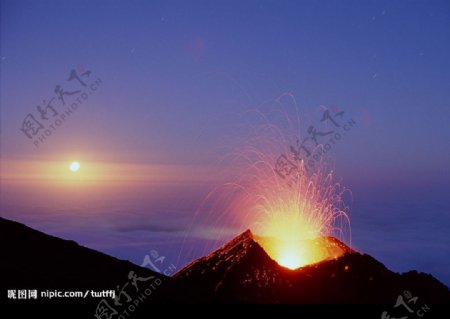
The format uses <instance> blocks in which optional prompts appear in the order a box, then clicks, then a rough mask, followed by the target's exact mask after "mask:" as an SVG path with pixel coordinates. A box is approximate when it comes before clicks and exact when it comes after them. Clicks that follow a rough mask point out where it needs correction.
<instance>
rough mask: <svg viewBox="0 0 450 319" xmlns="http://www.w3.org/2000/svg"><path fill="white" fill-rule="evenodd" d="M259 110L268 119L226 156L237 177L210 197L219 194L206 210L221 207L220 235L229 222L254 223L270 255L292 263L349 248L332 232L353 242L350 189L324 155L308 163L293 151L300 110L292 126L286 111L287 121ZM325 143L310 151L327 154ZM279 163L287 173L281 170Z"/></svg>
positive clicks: (330, 255)
mask: <svg viewBox="0 0 450 319" xmlns="http://www.w3.org/2000/svg"><path fill="white" fill-rule="evenodd" d="M284 97H285V96H282V97H281V98H284ZM281 98H280V99H281ZM280 99H278V101H280ZM257 114H258V115H260V117H261V118H262V119H263V120H264V123H263V124H262V125H261V124H258V125H256V127H255V128H254V129H253V133H254V137H253V138H250V139H246V140H245V141H243V143H241V147H240V148H239V150H237V151H236V152H235V153H234V154H230V156H232V158H231V159H227V163H232V166H233V170H234V171H237V172H239V173H237V174H236V179H234V180H233V182H229V183H225V184H223V185H222V186H221V187H220V188H219V189H216V190H215V191H214V192H212V193H211V194H210V196H209V197H208V200H210V199H211V198H212V197H214V194H215V196H216V201H215V202H216V203H218V205H214V206H212V207H208V208H209V209H205V210H208V211H210V212H214V211H218V210H220V211H221V213H220V214H219V215H218V216H217V218H215V223H216V226H215V229H216V230H219V231H217V232H216V233H217V236H218V237H219V236H221V231H220V229H225V228H227V227H228V229H230V227H239V228H240V230H243V229H247V228H249V227H250V229H251V230H252V232H253V233H254V234H255V235H256V236H255V239H256V240H257V242H258V243H259V244H260V245H261V246H262V247H263V248H264V250H265V251H266V252H267V253H268V255H269V256H270V257H271V258H272V259H274V260H275V261H276V262H278V264H280V265H281V266H284V267H286V268H289V269H297V268H300V267H302V266H305V265H309V264H313V263H317V262H320V261H323V260H327V259H332V258H337V257H339V256H340V255H342V254H343V253H345V250H343V249H341V247H340V245H339V241H335V240H333V237H335V238H337V239H339V240H341V241H343V242H346V243H347V244H349V245H351V243H350V241H351V232H350V219H349V216H348V210H349V209H348V206H347V205H346V204H345V201H346V199H347V195H348V196H349V197H350V196H351V194H350V191H349V190H347V189H346V188H344V187H343V186H341V184H340V183H338V182H336V181H335V177H334V172H333V170H331V169H329V168H328V167H329V166H328V165H327V161H326V160H325V158H324V156H323V155H322V156H320V158H318V157H316V159H315V164H314V165H308V166H307V165H305V162H304V161H303V160H298V158H295V156H293V154H292V148H293V147H292V145H295V143H293V142H292V141H298V140H299V139H300V134H298V131H299V130H298V127H299V122H300V120H299V116H297V124H298V126H297V129H293V125H292V121H290V117H289V116H288V115H287V114H286V113H282V117H283V118H284V119H287V121H285V123H287V124H286V125H284V124H281V125H279V124H278V125H277V124H274V123H273V122H271V121H269V120H267V119H268V117H267V116H265V115H264V114H262V113H261V112H257ZM271 118H272V119H273V117H271ZM294 126H295V125H294ZM286 127H287V130H283V129H282V128H286ZM292 132H295V134H293V133H292ZM321 149H322V150H323V146H322V145H320V144H319V145H317V146H315V151H314V152H312V154H317V153H319V154H324V152H323V151H322V152H320V150H321ZM317 150H319V152H316V151H317ZM279 159H284V163H283V165H284V167H277V166H279V165H278V164H279ZM280 169H281V170H284V172H285V173H286V172H288V173H289V174H284V175H283V174H280ZM286 175H289V176H286ZM209 217H211V216H209ZM230 224H232V225H231V226H230ZM224 225H227V226H224Z"/></svg>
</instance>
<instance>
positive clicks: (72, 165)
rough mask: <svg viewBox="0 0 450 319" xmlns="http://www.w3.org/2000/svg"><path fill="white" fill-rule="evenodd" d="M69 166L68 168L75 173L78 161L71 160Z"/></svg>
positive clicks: (78, 164)
mask: <svg viewBox="0 0 450 319" xmlns="http://www.w3.org/2000/svg"><path fill="white" fill-rule="evenodd" d="M69 168H70V170H71V171H72V172H74V173H75V172H76V171H78V170H79V169H80V163H79V162H72V163H70V166H69Z"/></svg>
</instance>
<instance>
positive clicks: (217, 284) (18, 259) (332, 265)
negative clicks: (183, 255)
mask: <svg viewBox="0 0 450 319" xmlns="http://www.w3.org/2000/svg"><path fill="white" fill-rule="evenodd" d="M257 240H260V238H256V237H254V236H253V234H252V233H251V232H250V231H246V232H244V233H243V234H241V235H239V236H238V237H236V238H235V239H233V240H231V241H230V242H229V243H227V244H225V245H223V246H222V247H220V248H219V249H217V250H216V251H214V252H212V253H211V254H209V255H208V256H205V257H202V258H199V259H198V260H195V261H194V262H192V263H190V264H189V265H187V266H186V267H184V268H183V269H182V270H180V271H179V272H178V273H177V274H176V275H175V276H174V277H173V278H168V277H165V276H163V275H160V274H157V273H155V272H152V271H151V270H149V269H147V268H142V267H139V266H136V265H134V264H132V263H130V262H128V261H122V260H119V259H116V258H113V257H110V256H107V255H105V254H102V253H99V252H96V251H94V250H91V249H88V248H85V247H82V246H79V245H78V244H76V243H75V242H73V241H67V240H62V239H59V238H56V237H52V236H49V235H46V234H44V233H41V232H39V231H36V230H33V229H31V228H29V227H27V226H24V225H22V224H19V223H16V222H13V221H9V220H6V219H3V218H0V254H1V259H0V276H1V278H0V279H1V281H0V293H1V297H0V302H2V301H5V299H6V290H7V289H39V290H52V289H59V290H71V291H74V290H84V289H93V290H107V289H116V288H117V287H118V286H123V284H124V283H125V282H127V281H128V275H129V272H130V271H134V272H135V273H136V274H137V275H139V276H141V277H148V276H155V278H158V279H161V280H162V281H164V283H165V284H164V285H162V286H161V287H159V288H158V289H157V290H156V291H154V293H152V294H151V296H148V298H146V299H145V301H143V302H142V304H141V305H140V306H139V311H135V312H134V315H135V317H139V318H140V317H143V316H146V315H147V314H149V313H152V312H153V310H154V308H153V306H152V304H154V303H272V304H277V303H302V304H306V303H312V304H323V303H327V304H329V303H331V304H356V303H372V304H385V305H390V306H392V305H394V303H395V302H396V300H397V297H398V296H399V295H402V294H404V292H405V291H410V292H411V294H412V295H413V296H417V297H418V298H419V300H420V302H422V303H427V304H435V303H446V304H448V303H450V292H449V289H448V288H447V287H446V286H445V285H443V284H442V283H440V282H439V281H438V280H437V279H435V278H434V277H432V276H431V275H428V274H424V273H417V272H416V271H411V272H408V273H404V274H397V273H394V272H392V271H390V270H389V269H387V268H386V267H385V266H384V265H383V264H381V263H380V262H378V261H376V260H375V259H374V258H372V257H370V256H368V255H365V254H360V253H358V252H355V251H353V250H352V249H350V248H349V247H347V246H346V245H345V244H343V243H342V242H340V241H338V240H337V239H334V238H331V237H324V238H321V239H320V242H321V245H324V246H326V247H327V248H326V249H331V251H333V252H335V251H339V252H340V253H339V255H342V256H341V257H338V258H333V259H331V260H326V261H323V262H320V263H317V264H313V265H309V266H305V267H302V268H300V269H298V270H289V269H286V268H284V267H281V266H280V265H279V264H278V263H276V262H275V261H274V260H272V259H271V258H270V257H269V255H268V254H267V253H266V252H265V251H264V249H263V248H262V247H261V246H260V244H258V241H257ZM8 301H9V302H11V300H8ZM14 302H15V304H16V305H20V304H24V301H13V303H14ZM32 302H33V301H32ZM34 302H35V303H42V302H44V303H45V302H52V303H67V302H69V303H71V304H72V305H74V304H76V305H78V304H80V303H90V304H89V307H87V308H83V309H82V310H81V308H79V309H78V310H79V311H78V314H79V318H92V317H93V312H94V310H95V306H96V305H97V304H98V302H99V299H89V300H83V299H70V300H61V299H53V300H52V301H49V300H46V299H38V300H36V301H34ZM122 304H123V305H122V307H125V306H126V307H128V305H129V304H131V301H130V302H129V303H127V300H124V299H122ZM70 309H71V310H70V311H75V310H76V308H74V307H71V308H70ZM127 309H129V308H127ZM46 311H47V312H46V314H47V317H49V316H48V309H46ZM138 313H139V315H138ZM378 317H379V314H378Z"/></svg>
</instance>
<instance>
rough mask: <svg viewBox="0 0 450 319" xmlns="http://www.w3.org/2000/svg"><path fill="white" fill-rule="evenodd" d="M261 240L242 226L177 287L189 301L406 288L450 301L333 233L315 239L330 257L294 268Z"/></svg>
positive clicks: (361, 296) (339, 297)
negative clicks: (285, 264) (241, 230)
mask: <svg viewBox="0 0 450 319" xmlns="http://www.w3.org/2000/svg"><path fill="white" fill-rule="evenodd" d="M262 240H263V239H262V238H260V237H257V236H255V235H253V234H252V232H251V231H250V230H247V231H246V232H244V233H242V234H241V235H239V236H238V237H236V238H235V239H233V240H231V241H230V242H228V243H227V244H225V245H223V246H222V247H220V248H219V249H217V250H216V251H214V252H212V253H211V254H209V255H208V256H205V257H202V258H200V259H198V260H195V261H194V262H192V263H191V264H189V265H187V266H186V267H184V268H183V269H182V270H180V271H179V272H178V273H177V274H176V275H175V277H174V279H175V280H174V284H175V285H176V286H177V289H176V290H177V291H178V293H180V295H182V296H191V297H190V298H192V299H191V300H189V301H190V302H209V303H270V304H278V303H295V304H355V303H363V304H392V303H394V302H395V300H396V299H397V297H398V296H399V295H401V294H403V293H404V292H405V291H408V292H410V293H411V294H413V295H415V296H418V297H420V298H421V300H423V301H425V302H428V303H450V292H449V289H448V288H447V287H446V286H445V285H444V284H442V283H441V282H439V281H438V280H437V279H435V278H434V277H433V276H431V275H429V274H424V273H418V272H416V271H410V272H407V273H404V274H398V273H395V272H392V271H390V270H389V269H387V268H386V267H385V266H384V265H383V264H382V263H380V262H378V261H377V260H375V259H374V258H373V257H371V256H369V255H366V254H360V253H358V252H356V251H354V250H353V249H351V248H350V247H348V246H346V245H345V244H344V243H342V242H340V241H339V240H337V239H335V238H333V237H322V238H319V239H318V240H316V242H315V243H316V244H317V245H320V246H321V247H322V249H324V250H326V251H328V252H330V253H331V254H329V255H330V256H333V257H332V258H328V259H325V260H323V261H321V262H318V263H314V264H310V265H307V266H304V267H301V268H298V269H295V270H291V269H288V268H285V267H283V266H281V265H280V264H278V263H277V262H276V261H275V260H273V259H272V258H271V257H270V256H269V255H268V254H267V253H266V251H265V250H264V248H263V246H262V245H260V242H261V241H262ZM183 300H184V301H186V299H185V297H184V299H183Z"/></svg>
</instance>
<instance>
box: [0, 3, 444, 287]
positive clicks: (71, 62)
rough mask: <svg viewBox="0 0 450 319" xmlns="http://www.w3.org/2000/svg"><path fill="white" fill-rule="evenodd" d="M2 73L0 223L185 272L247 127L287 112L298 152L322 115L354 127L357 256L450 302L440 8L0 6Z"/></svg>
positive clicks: (349, 179) (204, 239)
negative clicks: (432, 279)
mask: <svg viewBox="0 0 450 319" xmlns="http://www.w3.org/2000/svg"><path fill="white" fill-rule="evenodd" d="M0 55H1V96H0V99H1V100H0V102H1V148H0V150H1V157H0V159H1V180H0V182H1V194H0V214H1V216H3V217H6V218H10V219H13V220H17V221H20V222H24V223H26V224H27V225H29V226H31V227H34V228H37V229H39V230H42V231H45V232H47V233H50V234H54V235H57V236H60V237H63V238H67V239H73V240H76V241H78V242H79V243H81V244H83V245H86V246H88V247H91V248H94V249H99V250H101V251H104V252H106V253H109V254H112V255H115V256H117V257H120V258H125V259H130V260H132V261H133V262H135V263H141V261H142V259H143V256H144V255H145V254H148V253H149V252H150V250H152V249H155V250H158V251H159V253H160V254H162V255H166V256H167V258H168V259H170V260H171V262H173V263H177V266H178V267H181V266H183V265H184V263H186V262H187V261H188V260H189V259H192V258H194V257H196V256H199V255H201V254H203V253H205V252H208V251H210V249H211V248H213V247H215V246H214V245H215V244H211V242H212V241H213V242H214V243H215V241H214V239H216V235H217V229H215V228H214V227H212V226H211V227H207V226H206V225H207V224H208V223H209V222H211V221H210V220H208V219H207V218H201V217H200V218H196V219H194V218H193V216H194V212H195V211H197V210H198V209H199V207H200V203H201V202H202V201H203V200H204V198H205V196H206V194H207V193H208V191H210V190H211V188H212V187H214V186H215V185H217V184H220V183H221V182H223V181H224V180H227V177H229V176H231V175H233V174H236V173H239V172H238V171H237V170H236V169H233V165H231V164H230V163H228V162H227V161H226V160H224V159H226V156H227V155H229V153H230V150H231V151H232V150H236V149H238V148H239V146H240V145H241V142H242V140H246V139H247V138H249V136H251V129H250V128H251V127H252V125H258V120H256V119H255V116H254V113H253V112H249V111H251V110H255V109H257V110H259V111H261V112H263V113H264V114H268V116H269V117H270V114H272V113H271V112H272V110H273V108H274V107H275V106H276V105H279V104H283V106H286V107H288V108H289V105H293V103H294V102H293V101H294V98H295V101H296V104H297V107H298V109H299V111H300V114H301V116H302V120H301V128H300V129H299V130H300V131H301V133H302V134H306V129H307V127H308V126H309V125H311V124H318V123H319V120H320V117H321V113H319V110H320V109H321V105H322V106H327V107H328V106H336V107H337V108H338V109H339V110H343V111H344V112H345V116H346V118H347V119H350V118H352V119H354V120H355V122H356V125H355V127H353V128H352V130H351V131H350V132H348V134H346V135H345V136H344V137H343V138H342V140H340V141H339V143H337V145H335V146H333V148H332V151H331V152H330V154H332V157H333V159H334V163H333V165H334V167H335V169H336V172H337V176H338V177H339V178H340V179H341V180H342V182H343V184H344V185H346V186H347V187H349V188H350V189H351V190H352V192H353V203H352V208H351V220H352V232H353V240H352V243H353V245H354V246H355V248H356V249H359V250H361V251H364V252H367V253H369V254H371V255H373V256H374V257H375V258H377V259H379V260H380V261H382V262H384V263H385V264H386V265H387V266H388V267H390V268H392V269H393V270H395V271H406V270H409V269H413V268H414V269H418V270H421V271H426V272H431V273H433V274H434V275H436V277H437V278H438V279H440V280H442V281H443V282H445V283H446V284H447V285H449V284H450V270H449V269H450V260H449V257H448V256H450V238H449V235H448V229H449V228H450V196H449V193H450V165H449V163H450V126H449V124H448V123H449V119H450V63H449V62H448V57H449V56H450V3H449V2H448V1H445V0H443V1H401V0H399V1H368V0H367V1H303V0H302V1H250V0H248V1H129V0H128V1H22V0H2V1H1V54H0ZM72 70H74V72H73V73H71V72H72ZM87 71H91V72H90V73H86V72H87ZM70 76H71V77H70ZM76 76H78V79H77V78H76ZM69 78H71V80H69V81H68V79H69ZM82 83H84V84H85V85H86V86H83V84H82ZM57 86H59V89H60V90H59V93H58V90H56V92H55V89H57ZM61 90H63V91H61ZM77 90H83V92H86V96H85V99H83V98H82V97H79V96H80V94H79V93H74V92H76V91H77ZM61 92H63V93H62V94H60V93H61ZM58 94H60V95H58ZM59 97H62V99H64V103H65V104H64V105H63V104H62V99H60V98H59ZM77 97H78V98H79V99H80V101H81V102H75V101H76V98H77ZM280 97H281V98H280ZM49 101H51V102H50V103H51V104H50V107H47V106H48V105H49V104H48V103H49ZM277 102H279V103H277ZM74 105H75V106H74ZM37 106H41V109H43V110H44V111H46V112H44V113H45V115H44V116H46V117H47V118H48V119H47V120H46V119H42V118H41V113H40V112H39V111H38V109H37ZM52 107H53V109H52ZM71 107H73V109H72V112H71V113H69V112H70V111H68V109H70V108H71ZM53 110H55V113H53ZM65 112H66V113H67V114H66V115H65V118H62V117H61V115H62V114H65ZM56 113H57V115H55V114H56ZM29 114H31V115H32V116H33V118H34V119H35V120H37V121H38V122H39V123H41V125H42V126H46V128H41V130H40V131H39V133H37V135H33V132H32V131H29V132H28V134H29V135H30V136H31V137H32V138H28V137H27V136H26V134H25V132H23V131H21V128H23V127H22V124H23V121H24V119H25V118H26V117H27V115H29ZM57 119H59V120H58V123H55V121H56V120H57ZM269 121H272V119H270V118H269ZM273 121H274V122H276V121H275V120H273ZM52 123H53V126H54V127H55V129H49V126H50V124H52ZM34 125H35V126H34V127H35V128H36V123H34ZM37 127H38V128H39V126H37ZM45 129H48V130H49V131H48V132H50V133H49V134H50V135H49V136H47V137H46V138H45V139H44V138H41V140H42V141H43V142H42V141H39V139H38V137H39V136H41V135H42V134H45V133H44V131H45ZM74 160H77V161H79V162H80V163H81V169H80V172H79V173H77V174H72V173H70V172H69V171H68V165H69V164H70V162H72V161H74ZM208 218H209V219H211V218H212V219H214V218H218V217H217V216H214V215H213V214H212V215H209V217H208ZM225 220H227V218H225ZM212 224H217V222H215V221H213V222H212ZM222 226H224V225H222ZM224 227H225V228H226V225H225V226H224ZM246 227H249V226H248V225H242V224H241V225H240V226H239V227H238V228H239V229H236V228H233V227H232V226H231V225H230V229H228V230H227V231H226V232H225V233H226V236H225V237H226V238H230V237H233V236H234V235H236V234H237V231H239V230H242V229H243V228H246ZM186 234H188V235H186ZM186 236H187V237H186ZM227 236H228V237H227ZM183 242H184V244H183ZM186 243H187V245H186ZM186 247H188V248H186ZM186 250H189V253H186Z"/></svg>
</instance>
